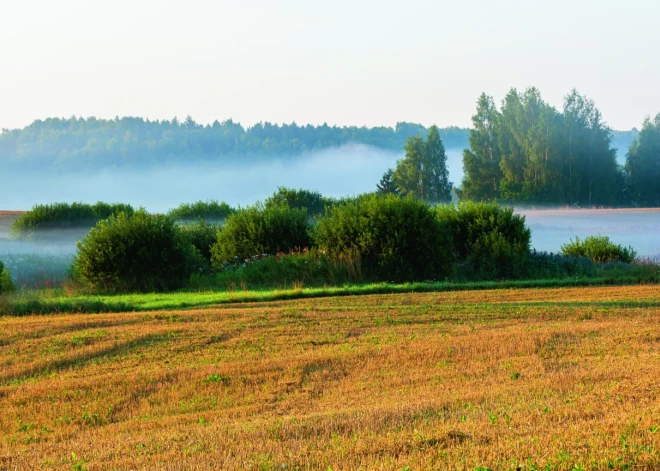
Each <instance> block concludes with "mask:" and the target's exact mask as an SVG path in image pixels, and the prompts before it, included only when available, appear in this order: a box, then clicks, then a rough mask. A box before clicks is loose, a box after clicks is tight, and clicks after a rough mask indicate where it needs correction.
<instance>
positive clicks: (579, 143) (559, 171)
mask: <svg viewBox="0 0 660 471" xmlns="http://www.w3.org/2000/svg"><path fill="white" fill-rule="evenodd" d="M472 122H473V126H474V128H473V129H471V130H470V138H469V144H470V148H469V149H466V150H465V151H464V154H463V168H464V171H465V174H464V178H463V182H462V186H461V188H460V189H459V191H458V193H459V196H460V197H461V198H462V199H466V200H476V201H478V200H490V199H501V200H507V201H511V202H526V203H540V204H561V205H579V206H593V205H613V204H617V203H620V199H621V191H620V189H621V187H622V184H623V183H622V182H623V169H622V168H621V167H619V166H618V165H617V162H616V149H614V148H613V147H612V130H611V129H610V128H609V127H608V126H607V125H606V124H605V123H604V121H603V119H602V116H601V114H600V111H598V109H597V108H596V106H595V105H594V103H593V101H591V100H590V99H588V98H586V97H584V96H582V95H580V94H579V93H578V92H577V91H576V90H572V91H571V92H570V93H569V94H568V95H566V96H565V97H564V105H563V109H562V110H561V111H558V110H557V109H555V108H554V107H552V106H550V105H549V104H547V103H546V102H545V101H543V99H542V98H541V94H540V92H539V91H538V90H537V89H536V88H528V89H527V90H525V91H524V92H523V93H519V92H518V91H517V90H516V89H511V91H509V93H508V94H507V95H506V97H505V98H504V100H503V101H502V105H501V107H500V109H499V110H498V109H497V107H496V106H495V103H494V101H493V99H492V97H489V96H487V95H485V94H482V95H481V96H480V97H479V100H478V101H477V111H476V114H475V115H474V116H473V117H472Z"/></svg>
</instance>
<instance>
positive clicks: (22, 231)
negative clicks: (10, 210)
mask: <svg viewBox="0 0 660 471" xmlns="http://www.w3.org/2000/svg"><path fill="white" fill-rule="evenodd" d="M133 211H134V210H133V208H132V207H131V206H130V205H128V204H121V203H111V204H110V203H103V202H98V203H96V204H93V205H90V204H85V203H71V204H69V203H53V204H38V205H35V206H34V207H33V208H32V209H31V210H30V211H28V212H26V213H25V214H22V215H21V216H20V217H18V218H17V219H16V220H15V221H14V223H13V224H12V226H11V236H12V237H15V238H25V237H31V236H34V235H36V234H37V233H38V232H39V231H45V230H52V229H70V228H91V227H92V226H94V224H96V223H97V222H98V221H100V220H102V219H106V218H108V217H109V216H110V215H112V214H118V213H120V212H124V213H127V214H132V213H133Z"/></svg>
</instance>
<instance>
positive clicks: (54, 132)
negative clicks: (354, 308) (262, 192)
mask: <svg viewBox="0 0 660 471" xmlns="http://www.w3.org/2000/svg"><path fill="white" fill-rule="evenodd" d="M426 132H427V129H426V128H425V127H424V126H422V125H420V124H413V123H403V122H402V123H397V125H396V126H395V127H394V128H389V127H374V128H367V127H355V126H349V127H337V126H328V125H327V124H323V125H321V126H312V125H306V126H298V125H297V124H296V123H292V124H283V125H278V124H271V123H258V124H256V125H254V126H252V127H249V128H244V127H243V126H241V125H240V124H239V123H236V122H234V121H232V120H231V119H229V120H226V121H223V122H218V121H216V122H214V123H213V124H210V125H201V124H197V123H196V122H195V121H194V120H193V119H192V118H190V117H188V118H186V119H185V120H184V121H179V120H177V119H176V118H175V119H173V120H171V121H149V120H145V119H142V118H121V119H119V118H116V119H114V120H106V119H96V118H87V119H85V118H75V117H73V118H70V119H58V118H51V119H46V120H44V121H35V122H34V123H32V124H31V125H29V126H27V127H25V128H23V129H17V130H7V129H4V130H3V131H2V134H0V162H4V163H9V164H14V165H18V166H20V168H23V169H24V168H26V167H30V166H33V167H35V168H43V167H44V166H46V167H50V168H53V169H61V170H73V169H81V168H89V169H95V168H103V167H144V166H154V165H161V164H169V163H183V162H190V161H199V160H204V161H221V162H222V161H227V160H239V161H240V160H244V159H246V158H247V159H250V160H253V159H254V158H259V157H272V156H278V157H287V156H295V155H300V154H302V153H304V152H306V151H315V150H320V149H327V148H331V147H337V146H341V145H345V144H365V145H370V146H374V147H377V148H380V149H386V150H393V151H403V147H404V145H405V143H406V140H407V139H408V138H409V137H411V136H418V135H425V134H426ZM440 134H441V137H442V140H443V142H444V143H445V146H446V147H448V148H455V147H460V148H463V147H466V146H467V143H468V136H469V130H468V129H462V128H457V127H449V128H443V129H440Z"/></svg>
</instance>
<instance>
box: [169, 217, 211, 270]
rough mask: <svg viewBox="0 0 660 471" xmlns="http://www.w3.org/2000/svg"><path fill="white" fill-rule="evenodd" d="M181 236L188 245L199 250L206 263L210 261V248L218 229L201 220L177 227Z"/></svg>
mask: <svg viewBox="0 0 660 471" xmlns="http://www.w3.org/2000/svg"><path fill="white" fill-rule="evenodd" d="M179 227H180V230H181V236H182V237H183V240H185V241H186V242H187V243H188V244H190V245H192V246H193V247H195V248H196V249H197V250H199V253H200V254H201V255H202V256H203V257H204V259H205V260H206V261H207V262H210V261H211V247H212V246H213V244H215V241H216V239H217V237H218V232H219V231H220V227H219V226H217V225H216V224H211V223H208V222H206V221H204V220H202V219H199V220H198V221H197V222H194V223H192V224H184V225H182V226H179Z"/></svg>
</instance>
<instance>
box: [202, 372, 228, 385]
mask: <svg viewBox="0 0 660 471" xmlns="http://www.w3.org/2000/svg"><path fill="white" fill-rule="evenodd" d="M204 382H206V383H224V384H227V383H229V376H226V375H219V374H218V373H213V374H212V375H209V376H208V377H207V378H206V379H205V380H204Z"/></svg>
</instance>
